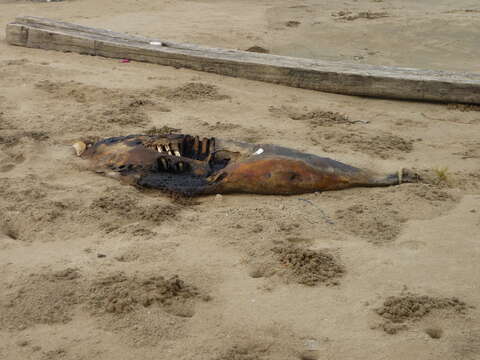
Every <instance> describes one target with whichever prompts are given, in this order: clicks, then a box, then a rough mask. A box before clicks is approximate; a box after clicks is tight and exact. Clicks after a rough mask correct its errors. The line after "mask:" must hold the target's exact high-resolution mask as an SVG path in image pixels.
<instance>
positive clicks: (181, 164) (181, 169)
mask: <svg viewBox="0 0 480 360" xmlns="http://www.w3.org/2000/svg"><path fill="white" fill-rule="evenodd" d="M178 169H179V170H180V171H183V163H182V162H179V163H178Z"/></svg>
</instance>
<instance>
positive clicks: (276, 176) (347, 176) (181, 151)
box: [81, 134, 415, 196]
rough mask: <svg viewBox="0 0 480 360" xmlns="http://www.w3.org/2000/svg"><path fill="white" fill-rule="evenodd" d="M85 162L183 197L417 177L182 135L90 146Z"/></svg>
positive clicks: (278, 149) (262, 146)
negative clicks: (376, 173) (373, 171)
mask: <svg viewBox="0 0 480 360" xmlns="http://www.w3.org/2000/svg"><path fill="white" fill-rule="evenodd" d="M81 156H82V158H85V159H88V160H90V162H91V165H92V168H93V169H94V170H96V171H97V172H101V173H104V174H106V175H108V176H113V177H117V178H120V179H121V180H123V181H125V182H127V183H130V184H135V185H137V186H141V187H149V188H156V189H160V190H164V191H169V192H175V193H182V194H185V195H190V196H192V195H202V194H223V193H255V194H280V195H288V194H301V193H309V192H315V191H323V190H339V189H345V188H349V187H355V186H388V185H397V184H399V183H401V182H411V181H413V180H415V176H414V175H412V174H410V173H407V172H405V171H402V173H401V174H390V175H386V176H378V175H375V174H374V173H372V172H370V171H367V170H362V169H358V168H355V167H353V166H350V165H346V164H343V163H341V162H338V161H335V160H332V159H328V158H323V157H319V156H316V155H312V154H305V153H302V152H299V151H296V150H293V149H288V148H284V147H281V146H275V145H268V144H248V143H241V142H235V141H229V140H222V139H215V138H208V139H207V138H203V139H200V138H199V137H193V136H190V135H183V134H170V135H129V136H125V137H116V138H108V139H104V140H101V141H98V142H96V143H94V144H87V149H86V150H85V151H84V152H83V154H81Z"/></svg>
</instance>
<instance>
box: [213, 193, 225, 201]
mask: <svg viewBox="0 0 480 360" xmlns="http://www.w3.org/2000/svg"><path fill="white" fill-rule="evenodd" d="M215 201H218V202H221V201H223V195H222V194H217V195H215Z"/></svg>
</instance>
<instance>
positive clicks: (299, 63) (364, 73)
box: [6, 17, 480, 104]
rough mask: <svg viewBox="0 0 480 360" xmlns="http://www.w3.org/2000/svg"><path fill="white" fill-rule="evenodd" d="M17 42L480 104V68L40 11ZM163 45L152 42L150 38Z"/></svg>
mask: <svg viewBox="0 0 480 360" xmlns="http://www.w3.org/2000/svg"><path fill="white" fill-rule="evenodd" d="M6 35H7V36H6V38H7V41H8V43H10V44H12V45H19V46H25V47H29V48H38V49H45V50H57V51H64V52H76V53H80V54H88V55H97V56H103V57H109V58H126V59H130V60H135V61H144V62H149V63H155V64H160V65H167V66H175V67H185V68H189V69H193V70H199V71H206V72H212V73H217V74H221V75H227V76H233V77H240V78H246V79H251V80H259V81H266V82H271V83H276V84H283V85H287V86H293V87H299V88H304V89H311V90H320V91H326V92H332V93H338V94H348V95H359V96H371V97H380V98H394V99H405V100H421V101H440V102H458V103H472V104H480V74H477V73H460V72H447V71H433V70H420V69H413V68H399V67H387V66H372V65H364V64H349V63H341V62H331V61H321V60H313V59H303V58H294V57H287V56H278V55H271V54H260V53H252V52H247V51H239V50H228V49H220V48H211V47H205V46H199V45H194V44H184V43H174V42H170V41H164V40H159V39H149V38H145V37H141V36H131V35H127V34H121V33H116V32H113V31H109V30H102V29H95V28H90V27H85V26H80V25H76V24H70V23H65V22H60V21H54V20H50V19H44V18H37V17H20V18H17V19H16V20H15V21H14V22H12V23H10V24H8V25H7V29H6ZM154 41H155V42H161V43H162V45H161V46H160V45H151V44H150V42H154Z"/></svg>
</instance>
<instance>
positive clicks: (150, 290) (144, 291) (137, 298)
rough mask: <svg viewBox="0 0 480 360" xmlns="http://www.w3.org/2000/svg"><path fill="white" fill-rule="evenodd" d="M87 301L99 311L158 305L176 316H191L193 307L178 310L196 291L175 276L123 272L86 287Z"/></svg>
mask: <svg viewBox="0 0 480 360" xmlns="http://www.w3.org/2000/svg"><path fill="white" fill-rule="evenodd" d="M89 293H90V304H91V306H92V307H93V308H94V309H95V310H96V311H100V312H108V313H114V314H124V313H128V312H130V311H133V310H134V309H136V308H138V307H142V306H143V307H149V306H150V305H153V304H157V305H160V306H162V307H164V308H165V310H166V311H169V310H170V312H174V313H175V315H179V316H185V317H191V316H193V312H192V310H189V311H184V312H177V311H176V310H178V309H179V306H178V305H179V304H185V303H186V302H187V301H188V300H189V299H192V298H195V297H198V296H199V291H198V290H197V289H196V288H195V287H193V286H191V285H188V284H186V283H185V282H184V281H183V280H181V279H179V278H178V276H172V277H170V278H168V279H166V278H164V277H163V276H151V277H146V278H141V277H138V276H133V277H127V276H126V275H125V274H123V273H118V274H114V275H111V276H107V277H105V278H103V279H99V280H97V281H96V282H95V283H94V284H93V285H92V286H91V287H90V290H89Z"/></svg>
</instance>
